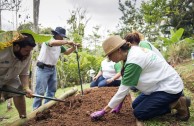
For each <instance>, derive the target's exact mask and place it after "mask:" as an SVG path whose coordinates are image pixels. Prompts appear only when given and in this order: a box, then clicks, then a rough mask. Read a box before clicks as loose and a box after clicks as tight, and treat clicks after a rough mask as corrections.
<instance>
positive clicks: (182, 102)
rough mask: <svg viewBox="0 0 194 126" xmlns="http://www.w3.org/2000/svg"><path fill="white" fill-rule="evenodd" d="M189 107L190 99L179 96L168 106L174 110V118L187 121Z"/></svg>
mask: <svg viewBox="0 0 194 126" xmlns="http://www.w3.org/2000/svg"><path fill="white" fill-rule="evenodd" d="M190 105H191V99H190V98H188V97H185V96H181V97H180V98H179V99H178V100H177V101H175V102H174V103H172V104H171V105H170V107H171V109H176V110H177V114H176V117H177V119H178V120H181V121H187V120H188V119H189V118H190V111H189V107H190Z"/></svg>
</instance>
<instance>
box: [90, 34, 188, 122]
mask: <svg viewBox="0 0 194 126" xmlns="http://www.w3.org/2000/svg"><path fill="white" fill-rule="evenodd" d="M110 45H111V46H112V48H109V47H110ZM102 46H103V49H104V52H105V54H106V55H107V56H108V57H109V59H110V60H112V61H113V62H119V61H122V60H123V61H126V63H125V68H124V75H123V76H122V83H121V85H120V87H119V89H118V91H117V93H116V94H115V95H114V96H113V98H112V99H111V100H110V102H109V103H108V105H107V106H106V107H105V108H103V109H102V110H100V111H96V112H94V113H92V114H91V115H90V116H91V118H92V119H99V118H101V117H103V116H104V115H105V114H106V113H108V112H109V111H110V110H111V109H112V111H115V109H116V110H117V111H116V112H119V110H120V109H121V106H122V102H123V100H124V98H125V97H126V95H127V94H128V93H129V91H130V86H136V88H137V89H138V90H139V91H141V94H140V95H139V96H138V97H137V98H136V99H135V100H134V101H133V103H132V108H133V114H134V116H135V117H136V118H137V119H139V120H148V119H151V118H153V117H156V116H161V115H164V114H167V113H170V112H171V110H172V109H176V110H177V119H179V120H182V121H187V120H188V119H189V117H190V111H189V106H190V103H191V101H190V99H189V98H187V97H185V96H182V92H183V88H184V86H183V81H182V79H181V78H180V76H179V74H178V73H177V72H176V71H175V70H174V68H173V67H172V66H170V65H169V64H168V63H167V62H166V61H165V60H164V59H163V58H161V57H159V56H158V55H157V54H156V53H154V52H153V51H151V50H149V49H146V48H141V47H139V46H131V45H130V44H127V43H126V41H124V40H123V39H121V38H120V37H119V36H111V37H109V38H108V39H106V40H105V41H104V42H103V44H102Z"/></svg>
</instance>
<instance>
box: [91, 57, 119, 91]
mask: <svg viewBox="0 0 194 126" xmlns="http://www.w3.org/2000/svg"><path fill="white" fill-rule="evenodd" d="M120 83H121V63H120V62H119V63H115V62H112V61H109V60H108V59H107V58H106V59H104V60H103V61H102V62H101V68H100V71H99V72H98V74H97V75H96V76H95V77H94V78H93V81H92V83H91V85H90V87H96V86H98V87H105V86H119V85H120Z"/></svg>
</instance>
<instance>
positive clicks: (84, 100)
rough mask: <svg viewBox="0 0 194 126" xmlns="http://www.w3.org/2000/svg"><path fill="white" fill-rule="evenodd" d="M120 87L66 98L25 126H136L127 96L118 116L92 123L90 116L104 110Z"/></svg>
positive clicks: (109, 115) (95, 90)
mask: <svg viewBox="0 0 194 126" xmlns="http://www.w3.org/2000/svg"><path fill="white" fill-rule="evenodd" d="M117 89H118V87H103V88H93V89H92V90H85V91H84V95H80V94H77V95H75V96H71V97H69V98H66V99H65V100H66V102H64V103H62V102H60V103H57V104H56V105H54V106H53V107H51V108H50V109H48V110H45V111H43V112H41V113H37V115H36V117H35V118H34V119H32V120H30V121H28V122H26V124H25V126H136V120H135V117H134V116H133V113H132V109H131V107H130V106H131V97H130V96H127V97H126V99H125V101H124V104H123V107H122V109H121V111H120V113H118V114H113V113H107V114H106V115H105V116H104V117H103V118H102V119H100V120H98V121H92V120H91V118H90V114H91V113H92V112H94V111H98V110H101V109H102V108H104V107H105V106H106V105H107V104H108V102H109V100H110V99H111V98H112V96H113V95H114V94H115V93H116V91H117Z"/></svg>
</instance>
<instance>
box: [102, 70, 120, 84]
mask: <svg viewBox="0 0 194 126" xmlns="http://www.w3.org/2000/svg"><path fill="white" fill-rule="evenodd" d="M120 76H121V72H119V73H117V74H115V76H114V77H112V78H110V79H107V80H106V82H107V84H109V83H111V82H113V81H114V80H116V79H118V78H119V77H120Z"/></svg>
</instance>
